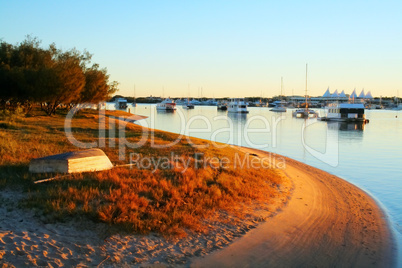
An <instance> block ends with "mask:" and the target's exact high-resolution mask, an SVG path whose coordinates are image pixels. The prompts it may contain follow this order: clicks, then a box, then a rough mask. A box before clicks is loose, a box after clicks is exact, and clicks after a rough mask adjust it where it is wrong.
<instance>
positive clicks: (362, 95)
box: [359, 88, 365, 99]
mask: <svg viewBox="0 0 402 268" xmlns="http://www.w3.org/2000/svg"><path fill="white" fill-rule="evenodd" d="M364 96H365V95H364V88H363V89H362V92H360V95H359V98H361V99H364Z"/></svg>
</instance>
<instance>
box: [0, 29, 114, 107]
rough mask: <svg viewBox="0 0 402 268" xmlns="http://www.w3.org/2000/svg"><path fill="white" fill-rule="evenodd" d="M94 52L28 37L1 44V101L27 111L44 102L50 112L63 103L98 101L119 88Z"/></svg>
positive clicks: (43, 105) (3, 103) (43, 104)
mask: <svg viewBox="0 0 402 268" xmlns="http://www.w3.org/2000/svg"><path fill="white" fill-rule="evenodd" d="M91 58H92V55H91V54H89V53H88V52H86V51H84V52H83V53H81V52H80V51H78V50H76V49H70V50H68V51H62V50H60V49H57V48H56V46H55V44H51V45H50V46H49V47H48V48H47V49H44V48H41V46H40V41H38V40H37V39H36V38H31V37H29V36H28V37H27V38H26V39H25V40H24V41H23V42H21V43H19V44H17V45H11V44H8V43H6V42H3V41H1V43H0V103H1V104H2V105H3V108H16V107H19V106H22V107H23V108H24V109H25V110H26V112H29V110H30V109H31V107H32V104H34V103H40V105H41V107H42V109H43V110H44V111H45V112H46V113H47V114H48V115H51V114H54V113H55V111H56V109H57V107H59V106H60V105H61V104H65V105H74V104H78V103H83V102H91V103H97V102H100V101H104V100H106V99H108V98H109V97H110V95H111V94H112V93H114V92H115V91H117V82H115V81H113V82H109V75H108V74H107V70H106V69H100V67H99V65H98V64H93V63H91Z"/></svg>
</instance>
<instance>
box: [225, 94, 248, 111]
mask: <svg viewBox="0 0 402 268" xmlns="http://www.w3.org/2000/svg"><path fill="white" fill-rule="evenodd" d="M228 112H231V113H243V114H247V113H248V110H247V104H246V102H245V101H244V99H243V98H235V99H230V102H229V105H228Z"/></svg>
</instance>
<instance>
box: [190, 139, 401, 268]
mask: <svg viewBox="0 0 402 268" xmlns="http://www.w3.org/2000/svg"><path fill="white" fill-rule="evenodd" d="M239 150H241V151H243V152H246V153H250V154H252V155H254V156H257V157H267V156H269V159H271V158H272V153H270V152H266V151H261V150H258V149H252V148H246V147H239ZM278 157H281V158H282V159H285V161H286V167H285V168H284V169H282V170H279V171H280V172H281V173H282V175H283V176H286V177H287V178H289V179H290V180H291V181H292V182H293V183H294V189H293V192H292V194H291V197H290V200H289V201H288V204H287V205H286V206H285V207H284V208H283V209H282V211H280V212H279V213H277V214H276V215H275V216H273V217H272V218H270V219H268V220H267V221H266V222H264V223H262V224H261V225H260V226H258V227H257V228H256V229H253V230H251V231H250V232H248V233H247V234H245V235H244V236H242V237H240V238H238V239H237V240H235V241H234V242H232V243H231V244H230V245H228V246H227V247H225V248H223V249H221V250H218V251H215V252H212V253H211V254H209V255H206V256H204V257H197V258H194V259H192V261H191V264H190V266H192V267H245V266H250V267H255V266H257V267H262V266H264V267H307V266H308V267H313V266H316V267H328V266H330V267H395V266H396V263H397V259H396V257H397V254H396V251H397V250H396V246H395V245H396V244H395V239H394V237H393V234H392V231H391V227H390V223H389V221H388V220H387V218H386V215H385V213H384V212H383V211H382V210H381V208H380V206H379V205H378V204H377V202H376V201H375V200H374V199H373V198H372V197H371V196H370V195H369V194H367V193H366V192H364V191H363V190H362V189H360V188H358V187H357V186H355V185H353V184H351V183H349V182H347V181H345V180H343V179H341V178H339V177H337V176H335V175H331V174H329V173H327V172H325V171H323V170H320V169H317V168H314V167H311V166H309V165H306V164H303V163H301V162H299V161H296V160H293V159H291V158H288V157H284V156H281V155H277V154H274V157H273V158H278Z"/></svg>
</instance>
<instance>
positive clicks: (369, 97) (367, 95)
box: [364, 91, 373, 99]
mask: <svg viewBox="0 0 402 268" xmlns="http://www.w3.org/2000/svg"><path fill="white" fill-rule="evenodd" d="M364 98H365V99H372V98H373V95H371V91H369V92H367V94H366V96H365V97H364Z"/></svg>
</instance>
